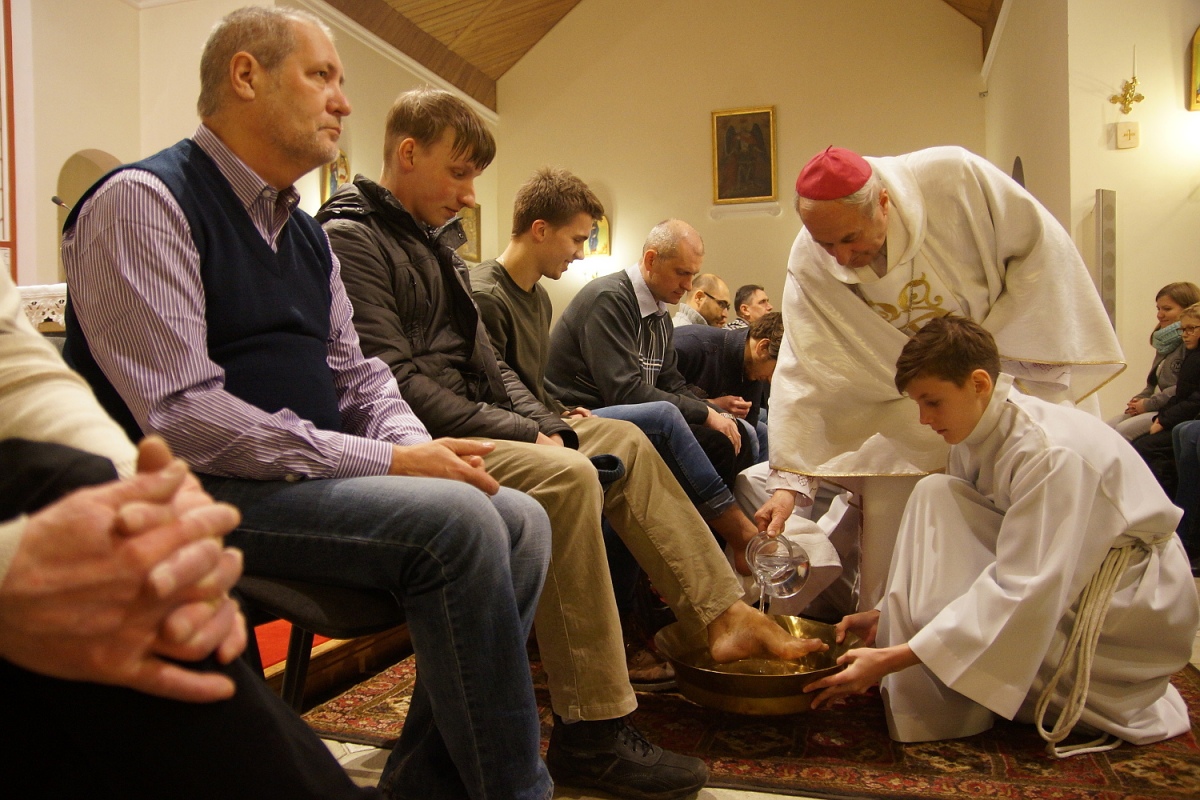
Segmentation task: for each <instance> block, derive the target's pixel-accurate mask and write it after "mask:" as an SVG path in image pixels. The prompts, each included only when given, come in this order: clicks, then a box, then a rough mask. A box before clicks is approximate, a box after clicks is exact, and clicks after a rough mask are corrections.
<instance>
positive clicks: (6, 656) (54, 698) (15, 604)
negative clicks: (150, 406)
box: [0, 274, 378, 800]
mask: <svg viewBox="0 0 1200 800" xmlns="http://www.w3.org/2000/svg"><path fill="white" fill-rule="evenodd" d="M17 436H19V437H21V438H20V439H16V438H10V437H17ZM135 459H136V470H137V473H138V474H137V475H136V476H135V475H134V474H133V473H134V470H135ZM118 474H120V475H121V476H123V477H124V478H125V480H123V481H121V482H120V483H117V482H115V479H116V478H117V476H118ZM109 480H113V481H114V482H112V483H108V484H107V485H105V486H102V487H100V488H96V489H81V488H80V487H84V486H88V485H91V484H95V483H103V482H106V481H109ZM76 489H80V490H79V491H75V490H76ZM236 523H237V511H236V510H235V509H233V508H231V507H230V506H227V505H223V504H214V503H213V502H212V499H211V498H210V497H208V496H207V495H205V494H204V493H203V492H202V491H200V489H199V487H198V486H197V484H196V481H195V479H194V478H192V477H191V476H189V475H188V472H187V468H186V466H185V465H184V464H183V463H182V462H180V461H178V460H177V459H172V458H171V456H170V452H169V451H168V450H167V449H166V447H165V446H164V445H163V443H162V440H160V439H156V438H148V439H146V440H144V441H143V442H142V445H141V448H140V452H139V451H135V450H134V448H133V446H132V445H130V444H129V440H128V439H127V438H126V437H125V435H124V433H122V431H121V429H120V428H119V427H118V426H117V425H116V424H115V423H114V422H113V421H112V420H110V419H109V418H108V417H107V416H106V415H105V414H104V412H103V411H102V410H101V409H100V407H99V405H97V403H96V398H95V397H94V396H93V395H92V393H91V391H90V390H89V389H88V387H87V385H86V384H85V383H84V382H83V381H81V380H80V379H79V377H78V376H77V375H75V374H74V373H72V372H71V371H70V370H68V369H67V368H66V366H65V365H64V364H63V363H62V360H61V359H60V358H59V356H58V354H57V353H56V352H54V348H53V347H52V346H51V345H50V344H49V343H47V342H46V341H45V340H44V339H42V337H41V336H40V335H38V334H37V333H36V332H35V331H34V330H33V328H32V326H31V325H30V324H29V321H28V320H26V319H25V315H24V314H22V313H21V311H20V308H19V304H18V297H17V291H16V288H15V287H14V286H13V285H12V282H11V281H10V280H9V278H8V275H7V274H0V681H3V685H4V691H5V696H6V697H8V698H9V699H10V700H16V699H18V698H19V699H20V701H21V702H22V703H24V704H25V705H26V706H27V707H29V708H36V710H37V711H36V713H32V714H27V715H24V716H22V719H21V736H22V738H23V739H24V740H25V741H29V742H34V743H38V746H34V747H5V748H3V751H2V752H0V767H3V769H4V771H5V774H6V775H8V777H9V780H10V781H12V782H13V783H14V785H20V786H25V787H26V789H25V790H24V793H26V794H32V795H36V796H39V797H86V796H90V795H94V794H96V793H97V792H100V793H104V794H116V795H119V796H121V797H126V798H159V797H163V796H170V797H178V798H210V797H228V798H246V800H249V799H250V798H261V797H267V796H278V795H286V796H287V797H295V798H312V800H317V799H318V798H334V797H336V798H350V797H375V796H378V795H377V793H376V792H375V791H374V790H367V789H358V788H356V787H355V786H354V785H353V784H352V783H351V782H350V780H349V779H348V778H347V776H346V773H345V772H344V771H343V770H342V768H341V767H340V766H338V764H337V762H336V761H334V760H333V758H332V757H331V756H330V755H329V751H328V750H327V749H326V748H325V746H324V745H323V744H322V743H321V742H320V740H318V739H317V738H316V736H314V735H313V733H312V731H311V730H310V729H309V727H308V726H307V725H306V724H305V723H304V722H303V721H302V720H301V719H300V718H299V717H297V716H296V715H295V714H293V713H292V711H291V709H289V708H287V706H285V705H284V703H283V702H282V701H281V700H280V699H279V698H278V697H277V696H275V695H274V694H273V693H272V692H271V691H270V689H268V688H267V685H266V683H265V682H264V681H263V680H262V677H261V676H260V675H256V674H254V673H253V672H252V671H251V670H250V669H249V668H248V667H247V666H246V664H245V663H244V662H243V661H241V660H240V659H238V658H237V656H238V654H239V653H240V652H241V650H242V647H243V646H244V645H245V642H246V630H245V626H244V623H243V620H242V618H241V614H240V613H239V612H238V610H237V606H236V604H235V603H234V602H233V601H232V600H231V599H230V598H229V595H228V590H229V588H230V587H231V586H232V585H233V584H234V582H236V581H237V579H238V576H239V575H240V574H241V554H240V553H238V552H237V551H236V550H233V549H232V548H222V547H221V544H220V541H221V539H220V537H221V535H222V534H224V533H226V532H227V531H228V530H229V529H231V528H232V527H233V526H234V525H235V524H236ZM148 733H149V734H150V735H147V734H148ZM47 742H54V743H56V746H55V747H45V746H41V745H42V744H44V743H47ZM131 742H136V747H137V750H138V757H139V759H141V762H140V763H141V765H142V767H141V768H139V769H130V766H129V758H128V756H129V753H130V747H131V745H130V743H131ZM64 753H68V754H70V755H69V756H64ZM64 765H67V766H68V767H69V768H67V769H64V768H63V767H64ZM29 787H35V788H33V789H30V788H29Z"/></svg>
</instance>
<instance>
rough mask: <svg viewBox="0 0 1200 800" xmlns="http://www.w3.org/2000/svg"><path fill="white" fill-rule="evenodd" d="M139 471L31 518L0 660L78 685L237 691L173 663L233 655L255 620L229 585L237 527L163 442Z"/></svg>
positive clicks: (163, 691)
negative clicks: (231, 536)
mask: <svg viewBox="0 0 1200 800" xmlns="http://www.w3.org/2000/svg"><path fill="white" fill-rule="evenodd" d="M140 456H141V457H140V459H139V469H140V470H141V471H140V473H139V474H138V475H137V476H135V477H134V478H131V479H129V480H125V481H118V482H114V483H109V484H105V485H103V486H98V487H95V488H89V489H82V490H79V491H77V492H73V493H72V494H70V495H68V496H67V497H65V498H63V499H62V500H60V501H58V502H56V503H53V504H51V505H49V506H47V507H46V508H44V509H42V510H41V511H39V512H37V513H36V514H33V515H32V516H30V517H29V519H28V521H27V523H26V527H25V531H24V535H23V536H22V538H21V541H20V543H19V545H18V549H17V552H16V553H15V555H14V557H13V559H12V562H11V565H10V567H9V570H8V572H7V573H6V575H5V577H4V580H3V582H0V656H3V657H4V658H6V659H8V660H9V661H12V662H13V663H14V664H17V665H19V666H22V667H25V668H26V669H30V670H33V671H35V672H40V673H43V674H46V675H51V676H53V677H58V678H65V679H68V680H85V681H94V682H97V683H107V684H113V685H118V686H127V687H130V688H133V689H137V690H140V691H144V692H147V693H150V694H155V695H160V696H163V697H170V698H174V699H178V700H188V701H196V702H202V701H212V700H219V699H223V698H226V697H229V696H231V695H232V694H233V690H234V687H233V683H232V681H230V680H229V678H228V677H226V676H224V675H221V674H219V673H205V672H199V671H196V670H192V669H188V668H186V667H182V666H179V665H177V664H174V663H171V662H169V661H166V660H164V657H166V658H176V659H180V660H196V659H199V658H203V657H205V656H207V655H209V654H210V653H212V652H213V651H214V649H215V650H216V653H217V657H218V658H219V659H220V660H222V661H230V660H232V659H233V658H235V657H236V656H237V655H238V653H240V652H241V649H242V647H244V646H245V636H246V633H245V627H244V624H243V621H242V619H241V615H240V613H239V612H238V610H237V606H236V605H235V604H234V603H233V601H232V600H231V599H230V598H229V596H228V590H229V589H230V588H231V587H232V586H233V584H234V583H235V582H236V581H237V578H238V576H239V575H240V574H241V554H240V553H239V552H238V551H236V550H232V549H228V550H227V549H223V548H222V547H221V545H220V542H219V537H221V536H223V535H224V534H225V533H227V532H228V531H230V530H232V529H233V527H234V526H236V525H237V523H238V519H239V516H238V512H237V510H236V509H234V508H233V507H232V506H228V505H224V504H220V503H214V502H213V501H212V499H211V498H209V497H208V496H207V495H206V494H204V492H203V491H202V490H201V489H200V488H199V484H198V483H197V482H196V481H195V478H194V477H193V476H192V475H191V473H190V472H189V471H188V469H187V466H186V465H185V464H183V462H181V461H179V460H176V459H172V458H171V457H170V453H169V451H168V450H167V449H166V445H165V444H163V443H162V442H161V440H154V439H152V440H149V441H147V442H144V443H143V444H142V446H141V448H140Z"/></svg>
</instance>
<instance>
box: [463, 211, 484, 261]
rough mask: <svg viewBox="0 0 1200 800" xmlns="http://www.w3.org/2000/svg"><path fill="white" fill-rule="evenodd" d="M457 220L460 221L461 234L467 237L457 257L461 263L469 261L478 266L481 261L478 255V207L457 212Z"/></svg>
mask: <svg viewBox="0 0 1200 800" xmlns="http://www.w3.org/2000/svg"><path fill="white" fill-rule="evenodd" d="M458 218H459V219H460V220H462V228H463V233H465V234H466V235H467V241H466V242H465V243H463V246H462V247H460V248H458V251H457V252H458V255H459V257H461V258H462V260H463V261H470V262H472V263H474V264H478V263H479V262H480V261H481V260H482V259H481V258H480V257H479V256H480V253H479V250H480V246H479V244H480V233H479V206H478V205H476V206H475V207H474V208H467V207H466V206H464V207H463V208H462V210H461V211H459V212H458Z"/></svg>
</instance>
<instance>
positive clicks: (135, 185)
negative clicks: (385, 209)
mask: <svg viewBox="0 0 1200 800" xmlns="http://www.w3.org/2000/svg"><path fill="white" fill-rule="evenodd" d="M193 138H194V140H195V142H196V144H197V145H199V146H200V148H201V149H203V150H204V152H205V153H207V154H208V155H209V156H210V157H212V159H213V160H214V161H215V162H216V164H217V167H218V169H219V170H220V171H221V174H222V175H223V176H224V177H225V179H226V180H228V181H229V183H230V186H231V187H232V188H233V191H234V193H235V194H236V195H237V197H238V199H239V200H240V201H241V203H242V205H243V206H244V207H245V209H246V212H247V214H249V216H250V218H251V220H252V221H253V222H254V226H255V228H256V229H257V230H258V232H259V233H260V234H261V235H262V237H263V239H264V240H265V241H266V242H267V243H268V244H269V245H271V247H272V249H275V247H276V242H277V240H278V238H279V235H280V233H281V232H282V231H283V228H284V226H285V225H286V224H287V222H288V219H289V218H290V217H291V214H292V211H293V210H294V209H295V208H296V205H297V203H298V202H299V200H300V196H299V194H298V193H297V192H296V190H295V188H294V187H288V188H287V189H284V190H282V191H278V190H276V189H274V188H272V187H271V186H269V185H268V184H267V183H266V182H265V181H263V180H262V179H261V178H260V177H259V176H258V175H256V174H255V173H254V172H253V170H251V169H250V168H249V167H248V166H246V164H245V163H243V162H242V161H241V160H240V159H239V158H238V157H237V156H236V155H235V154H234V153H233V152H232V151H231V150H229V148H227V147H226V146H225V144H224V143H223V142H222V141H221V140H220V139H219V138H218V137H217V136H216V134H214V133H213V132H212V131H211V130H209V129H208V128H207V127H205V126H204V125H201V126H200V127H199V128H198V129H197V131H196V134H195V136H194V137H193ZM62 254H63V265H64V267H65V268H66V272H67V282H68V286H69V291H70V294H71V303H72V305H73V306H74V308H75V312H76V315H77V317H78V319H79V323H80V326H81V327H82V328H83V332H84V334H85V335H86V336H87V341H88V345H89V347H90V349H91V351H92V354H93V356H94V357H95V359H96V363H97V364H99V366H100V368H101V369H102V370H103V371H104V374H105V376H106V377H107V378H108V380H109V381H110V382H111V383H112V384H113V387H114V388H115V389H116V390H117V391H118V392H119V393H120V395H121V398H122V399H123V400H124V401H125V403H126V405H128V406H129V410H130V411H131V412H132V413H133V416H134V418H135V419H136V420H137V421H138V424H139V425H140V426H141V427H142V429H143V430H144V431H147V432H153V433H157V434H159V435H161V436H162V437H163V438H164V439H166V440H167V443H168V444H170V445H171V448H172V449H173V450H174V451H175V453H176V454H177V455H179V456H180V457H181V458H183V459H184V460H185V461H187V462H188V463H189V464H190V465H191V466H192V468H193V469H195V470H196V471H197V472H203V473H207V474H211V475H223V476H228V477H236V478H246V479H254V480H279V479H286V480H296V479H298V478H339V477H353V476H362V475H383V474H386V473H387V471H388V469H389V467H390V466H391V461H392V444H402V445H408V444H419V443H421V442H427V441H429V438H430V437H429V433H428V431H426V430H425V426H424V425H423V424H421V421H420V420H419V419H417V417H416V415H415V414H413V412H412V409H411V408H409V406H408V404H407V403H406V402H404V400H403V399H402V398H401V397H400V393H399V391H398V389H397V388H396V381H395V379H394V378H393V377H392V374H391V372H390V371H389V370H388V369H387V367H386V366H384V365H383V363H382V362H380V361H379V360H378V359H366V358H364V357H363V354H362V351H361V350H360V349H359V346H358V335H357V334H356V333H355V330H354V326H353V325H352V324H351V315H352V310H351V306H350V301H349V300H348V299H347V297H346V290H345V288H344V287H343V286H342V280H341V271H340V267H339V264H338V260H337V256H336V255H333V254H332V253H331V254H330V255H331V256H332V258H333V272H332V274H331V275H330V289H331V293H332V302H331V305H330V312H329V314H330V316H329V342H328V346H329V347H328V356H327V358H326V362H327V363H328V365H329V368H330V370H331V371H332V372H333V376H334V378H333V380H334V387H335V388H336V390H337V393H338V410H339V411H340V412H341V417H342V428H343V430H342V431H328V430H319V429H317V428H316V427H314V426H313V425H312V423H310V422H308V421H306V420H302V419H300V418H299V417H298V416H296V414H294V413H293V412H292V411H290V410H288V409H286V408H285V409H282V410H280V411H278V412H276V413H274V414H268V413H267V412H265V411H263V410H262V409H260V408H257V407H256V406H253V405H250V404H249V403H246V402H244V401H243V400H240V399H239V398H237V397H235V396H233V395H232V394H230V393H229V392H227V391H226V390H225V381H224V372H223V371H222V369H221V368H220V367H219V366H218V365H217V364H216V363H214V362H213V361H212V360H211V359H210V358H209V357H208V347H207V338H206V333H207V326H206V323H205V297H204V286H203V282H202V280H201V277H200V254H199V252H198V251H197V250H196V247H195V244H194V243H193V241H192V237H191V233H190V228H189V225H188V222H187V218H186V217H185V216H184V213H183V210H182V209H181V208H180V207H179V204H178V203H177V202H176V200H175V198H174V197H173V196H172V194H171V192H170V190H168V189H167V187H166V185H165V184H163V182H162V181H161V180H159V179H158V178H157V177H155V176H154V175H152V174H150V173H149V172H146V171H145V170H138V169H128V170H125V171H123V172H120V173H118V174H117V175H115V176H113V177H112V178H111V179H109V180H108V181H107V182H106V183H105V184H104V186H102V187H101V188H100V189H99V190H97V191H96V192H95V193H94V194H93V195H92V196H91V197H90V198H89V199H88V201H87V202H86V203H85V204H84V206H83V208H82V209H80V213H79V218H78V221H77V222H76V225H75V227H74V228H73V229H72V230H71V231H69V232H67V233H66V234H64V236H63V243H62Z"/></svg>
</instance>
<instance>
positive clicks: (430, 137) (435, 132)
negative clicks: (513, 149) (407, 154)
mask: <svg viewBox="0 0 1200 800" xmlns="http://www.w3.org/2000/svg"><path fill="white" fill-rule="evenodd" d="M447 129H449V130H452V131H454V145H453V149H452V150H451V156H452V157H453V158H460V157H462V156H466V157H467V160H468V161H470V162H471V163H472V164H474V165H475V168H476V169H478V170H484V169H487V166H488V164H491V163H492V159H493V158H495V157H496V139H495V137H494V136H492V132H491V131H490V130H488V126H487V123H485V122H484V121H483V119H482V118H481V117H480V116H479V115H478V114H476V113H475V112H474V110H472V109H471V107H470V106H469V105H467V104H466V103H464V102H463V101H462V100H461V99H459V98H458V97H457V96H456V95H454V94H452V93H450V92H447V91H445V90H443V89H434V88H432V87H429V86H426V87H424V88H421V89H412V90H410V91H407V92H405V93H404V94H402V95H400V96H399V97H397V98H396V102H395V103H393V104H392V109H391V111H389V112H388V116H387V125H386V127H385V128H384V136H383V163H384V165H385V166H386V165H388V164H390V163H391V160H392V159H393V158H394V157H395V153H396V146H397V145H398V144H400V142H402V141H404V140H405V139H409V138H411V139H413V140H414V141H415V142H416V143H417V144H419V145H421V146H422V147H429V146H430V145H432V144H433V143H434V142H436V141H437V140H438V139H439V138H441V136H442V133H443V132H444V131H446V130H447Z"/></svg>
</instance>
